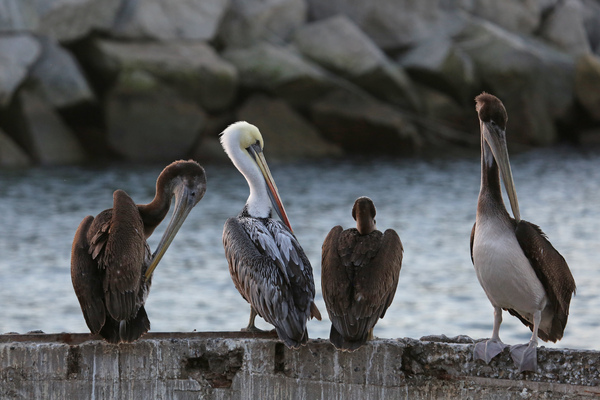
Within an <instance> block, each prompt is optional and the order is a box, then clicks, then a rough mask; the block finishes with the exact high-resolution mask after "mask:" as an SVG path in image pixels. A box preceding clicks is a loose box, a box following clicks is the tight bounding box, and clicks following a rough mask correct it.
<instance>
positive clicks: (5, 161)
mask: <svg viewBox="0 0 600 400" xmlns="http://www.w3.org/2000/svg"><path fill="white" fill-rule="evenodd" d="M29 165H31V159H30V158H29V156H28V155H27V153H25V152H24V151H23V149H22V148H21V147H20V146H19V145H18V144H17V143H15V142H14V140H12V139H11V138H10V137H9V136H8V135H7V134H6V133H4V132H3V131H2V129H0V167H11V168H19V167H27V166H29Z"/></svg>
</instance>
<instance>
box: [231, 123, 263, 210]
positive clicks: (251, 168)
mask: <svg viewBox="0 0 600 400" xmlns="http://www.w3.org/2000/svg"><path fill="white" fill-rule="evenodd" d="M256 141H260V143H261V145H262V137H261V136H260V132H259V131H258V129H257V128H256V127H255V126H254V125H250V124H249V123H247V122H236V123H235V124H232V125H230V126H229V127H228V128H227V129H225V130H224V131H223V133H222V134H221V145H222V146H223V149H224V150H225V153H227V155H228V156H229V158H230V159H231V161H232V162H233V165H235V166H236V168H237V169H238V171H240V172H241V173H242V175H244V177H245V178H246V181H247V182H248V186H249V187H250V196H248V200H247V201H246V210H247V212H248V214H250V216H252V217H255V218H268V217H270V216H271V199H270V198H269V194H268V193H267V185H266V182H265V179H264V177H263V174H262V172H261V171H260V168H259V167H258V165H257V164H256V162H255V161H254V159H253V158H252V156H251V155H250V153H249V152H248V150H247V148H248V147H249V146H251V145H253V144H254V143H256Z"/></svg>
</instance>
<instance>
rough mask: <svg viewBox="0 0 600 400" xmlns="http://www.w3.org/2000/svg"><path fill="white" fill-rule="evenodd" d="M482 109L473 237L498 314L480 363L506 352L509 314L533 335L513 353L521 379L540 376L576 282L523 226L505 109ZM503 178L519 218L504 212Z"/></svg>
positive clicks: (536, 231)
mask: <svg viewBox="0 0 600 400" xmlns="http://www.w3.org/2000/svg"><path fill="white" fill-rule="evenodd" d="M475 101H476V110H477V113H478V115H479V126H480V129H481V188H480V192H479V199H478V201H477V216H476V220H475V224H474V225H473V229H472V231H471V259H472V261H473V265H474V267H475V272H476V274H477V278H478V279H479V283H480V284H481V286H482V287H483V290H484V291H485V293H486V295H487V297H488V299H489V300H490V302H491V303H492V306H493V307H494V328H493V331H492V337H491V338H490V339H489V340H487V341H484V342H479V343H477V344H476V345H475V349H474V354H473V357H474V359H480V360H484V361H485V362H486V363H489V362H490V360H491V359H492V358H493V357H495V356H496V355H497V354H499V353H500V352H501V351H502V349H503V348H504V347H505V346H506V345H504V343H502V341H501V340H500V337H499V330H500V324H501V323H502V310H506V311H508V312H509V313H510V314H511V315H514V316H516V317H517V318H519V320H520V321H521V322H522V323H523V324H525V325H526V326H528V327H529V328H530V329H531V330H532V333H533V334H532V336H531V340H530V341H529V343H528V344H521V345H516V346H512V347H511V350H510V353H511V357H512V358H513V361H514V363H515V365H516V366H517V367H518V369H519V372H523V371H535V370H536V369H537V344H538V340H537V339H538V337H539V338H540V339H542V340H544V341H552V342H556V341H557V340H560V339H561V338H562V336H563V332H564V330H565V326H566V325H567V318H568V315H569V304H570V302H571V297H572V295H573V294H574V293H575V280H574V279H573V276H572V275H571V271H570V270H569V267H568V265H567V263H566V261H565V259H564V258H563V257H562V256H561V255H560V254H559V253H558V251H556V250H555V249H554V247H552V244H550V242H549V241H548V239H547V237H546V235H545V234H544V233H543V232H542V230H541V229H540V228H539V227H538V226H537V225H534V224H532V223H530V222H527V221H524V220H522V219H521V216H520V213H519V203H518V201H517V192H516V190H515V185H514V182H513V177H512V172H511V169H510V163H509V161H508V149H507V147H506V121H507V119H508V116H507V114H506V109H505V108H504V105H503V104H502V102H501V101H500V100H499V99H498V98H497V97H495V96H492V95H490V94H487V93H482V94H480V95H479V96H477V97H476V98H475ZM500 175H501V176H502V181H503V182H504V187H505V189H506V192H507V194H508V199H509V201H510V206H511V209H512V212H513V215H514V218H512V217H511V216H510V215H509V214H508V212H507V211H506V208H505V207H504V202H503V200H502V190H501V188H500Z"/></svg>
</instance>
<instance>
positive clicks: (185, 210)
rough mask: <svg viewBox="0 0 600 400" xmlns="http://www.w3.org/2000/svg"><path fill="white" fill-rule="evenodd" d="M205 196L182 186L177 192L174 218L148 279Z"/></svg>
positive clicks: (156, 253) (151, 263)
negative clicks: (191, 212) (190, 214)
mask: <svg viewBox="0 0 600 400" xmlns="http://www.w3.org/2000/svg"><path fill="white" fill-rule="evenodd" d="M203 195H204V193H201V194H200V195H199V194H198V192H197V191H196V192H195V193H194V189H191V188H189V187H187V186H185V185H182V186H181V187H180V188H178V190H177V191H176V192H175V210H174V211H173V216H172V217H171V220H170V221H169V225H168V226H167V229H166V230H165V233H163V235H162V238H161V239H160V242H159V243H158V247H157V248H156V251H155V252H154V254H153V255H152V261H151V262H150V266H148V269H147V270H146V274H145V275H144V276H145V277H146V279H148V278H150V276H152V273H153V272H154V269H155V268H156V266H157V265H158V263H159V262H160V260H161V259H162V258H163V256H164V255H165V253H166V251H167V249H168V248H169V246H170V245H171V242H172V241H173V239H174V238H175V235H177V232H178V231H179V228H181V225H183V222H184V221H185V219H186V218H187V216H188V214H189V213H190V211H192V208H194V206H195V205H196V204H198V201H200V199H201V198H202V196H203ZM198 196H199V197H200V199H199V198H198Z"/></svg>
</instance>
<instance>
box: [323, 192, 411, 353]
mask: <svg viewBox="0 0 600 400" xmlns="http://www.w3.org/2000/svg"><path fill="white" fill-rule="evenodd" d="M352 217H353V218H354V219H355V220H356V228H351V229H346V230H345V231H344V230H343V228H342V227H341V226H339V225H338V226H336V227H334V228H333V229H331V231H330V232H329V234H328V235H327V237H326V238H325V241H324V242H323V253H322V254H323V255H322V263H321V288H322V290H323V298H324V299H325V305H326V306H327V312H328V313H329V319H330V320H331V332H330V334H329V340H330V341H331V343H333V345H334V346H335V347H336V348H338V349H341V350H347V351H354V350H356V349H358V348H359V347H360V346H362V345H363V344H365V343H366V342H367V340H370V339H372V338H373V328H374V327H375V324H376V323H377V320H378V319H379V318H383V317H384V315H385V312H386V310H387V308H388V307H389V306H390V304H392V300H393V299H394V294H396V286H398V276H399V275H400V268H401V267H402V252H403V248H402V242H401V241H400V237H398V234H397V233H396V232H395V231H394V230H393V229H388V230H386V231H385V233H381V231H378V230H377V227H376V226H375V206H374V205H373V202H372V201H371V199H370V198H368V197H359V198H358V199H357V200H356V201H355V202H354V207H353V208H352Z"/></svg>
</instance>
